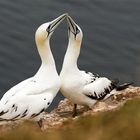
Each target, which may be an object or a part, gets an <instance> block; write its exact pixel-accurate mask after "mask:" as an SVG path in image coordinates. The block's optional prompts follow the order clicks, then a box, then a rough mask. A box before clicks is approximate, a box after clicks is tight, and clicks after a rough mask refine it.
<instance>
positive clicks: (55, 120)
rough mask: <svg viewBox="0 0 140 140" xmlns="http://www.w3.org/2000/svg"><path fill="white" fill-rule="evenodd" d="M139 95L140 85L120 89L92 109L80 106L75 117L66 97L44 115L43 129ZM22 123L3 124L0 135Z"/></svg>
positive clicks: (94, 113)
mask: <svg viewBox="0 0 140 140" xmlns="http://www.w3.org/2000/svg"><path fill="white" fill-rule="evenodd" d="M139 97H140V87H133V86H131V87H129V88H127V89H125V90H123V91H119V92H118V94H117V95H116V96H114V97H111V98H109V99H107V100H106V101H100V102H97V104H96V105H95V106H94V108H93V109H92V110H91V109H89V108H86V107H83V106H78V116H77V117H75V118H72V110H73V104H72V103H71V102H70V101H69V100H67V99H64V100H62V101H61V102H60V103H59V105H58V107H57V108H56V109H55V110H53V111H52V112H51V113H46V114H45V115H44V120H43V126H42V130H43V131H45V132H50V131H51V130H52V129H53V130H54V129H59V128H61V127H63V126H64V124H65V123H66V122H67V121H68V120H71V121H75V120H77V119H78V118H79V117H81V116H87V115H96V114H98V112H105V111H109V110H110V111H111V110H116V109H119V108H120V107H122V106H123V105H124V104H125V102H126V101H127V100H130V99H134V98H139ZM21 123H22V122H10V123H8V124H7V123H4V124H1V125H0V135H2V134H4V132H7V131H10V130H11V129H14V128H17V127H18V126H19V125H20V124H21Z"/></svg>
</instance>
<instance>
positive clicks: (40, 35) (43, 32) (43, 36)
mask: <svg viewBox="0 0 140 140" xmlns="http://www.w3.org/2000/svg"><path fill="white" fill-rule="evenodd" d="M67 15H68V14H67V13H66V14H63V15H61V16H59V17H58V18H56V19H54V20H53V21H50V22H47V23H44V24H42V25H41V26H39V28H38V29H37V30H36V33H35V40H36V44H37V46H42V45H43V44H44V42H45V41H46V40H48V39H50V37H51V35H52V34H53V32H54V30H55V29H56V27H57V26H58V25H59V24H60V23H61V22H62V21H63V20H64V19H65V17H66V16H67Z"/></svg>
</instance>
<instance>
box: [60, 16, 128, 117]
mask: <svg viewBox="0 0 140 140" xmlns="http://www.w3.org/2000/svg"><path fill="white" fill-rule="evenodd" d="M67 22H68V25H69V30H68V31H69V32H68V35H69V43H68V48H67V51H66V54H65V57H64V61H63V66H62V70H61V72H60V79H61V89H60V91H61V93H62V94H63V95H64V96H65V97H66V98H68V99H70V100H71V101H72V102H73V103H74V109H73V116H75V115H76V106H77V104H79V105H84V106H88V107H90V108H92V107H93V106H94V104H95V103H96V102H97V101H98V100H101V99H105V98H108V97H109V96H111V95H112V94H114V93H115V92H114V91H115V90H122V89H125V88H127V87H128V86H129V85H130V83H126V84H123V85H120V86H118V85H117V84H118V81H115V80H114V81H113V80H112V81H111V80H109V79H108V78H106V77H99V76H98V75H94V74H92V73H91V72H88V73H86V72H85V71H81V70H79V68H78V66H77V59H78V57H79V54H80V48H81V42H82V37H83V33H82V30H81V28H80V27H79V26H78V25H77V24H76V23H75V22H74V21H73V19H72V18H71V17H70V16H68V17H67Z"/></svg>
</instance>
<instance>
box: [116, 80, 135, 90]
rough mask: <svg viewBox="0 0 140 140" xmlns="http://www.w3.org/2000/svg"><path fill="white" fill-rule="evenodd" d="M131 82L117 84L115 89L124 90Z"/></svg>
mask: <svg viewBox="0 0 140 140" xmlns="http://www.w3.org/2000/svg"><path fill="white" fill-rule="evenodd" d="M132 84H134V83H133V82H130V83H124V84H122V85H118V86H116V90H117V91H121V90H124V89H126V88H128V87H129V86H130V85H132Z"/></svg>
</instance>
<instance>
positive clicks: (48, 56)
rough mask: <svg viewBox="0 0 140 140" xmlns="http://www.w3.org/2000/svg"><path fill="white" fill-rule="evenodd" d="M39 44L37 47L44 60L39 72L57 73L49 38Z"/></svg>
mask: <svg viewBox="0 0 140 140" xmlns="http://www.w3.org/2000/svg"><path fill="white" fill-rule="evenodd" d="M36 44H37V49H38V52H39V55H40V58H41V61H42V64H41V67H40V69H39V70H38V72H37V74H36V75H38V74H43V73H44V74H46V73H48V74H49V73H54V74H55V73H56V74H57V71H56V66H55V61H54V58H53V55H52V52H51V49H50V44H49V40H46V41H44V43H43V44H41V45H40V44H38V43H36Z"/></svg>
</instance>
